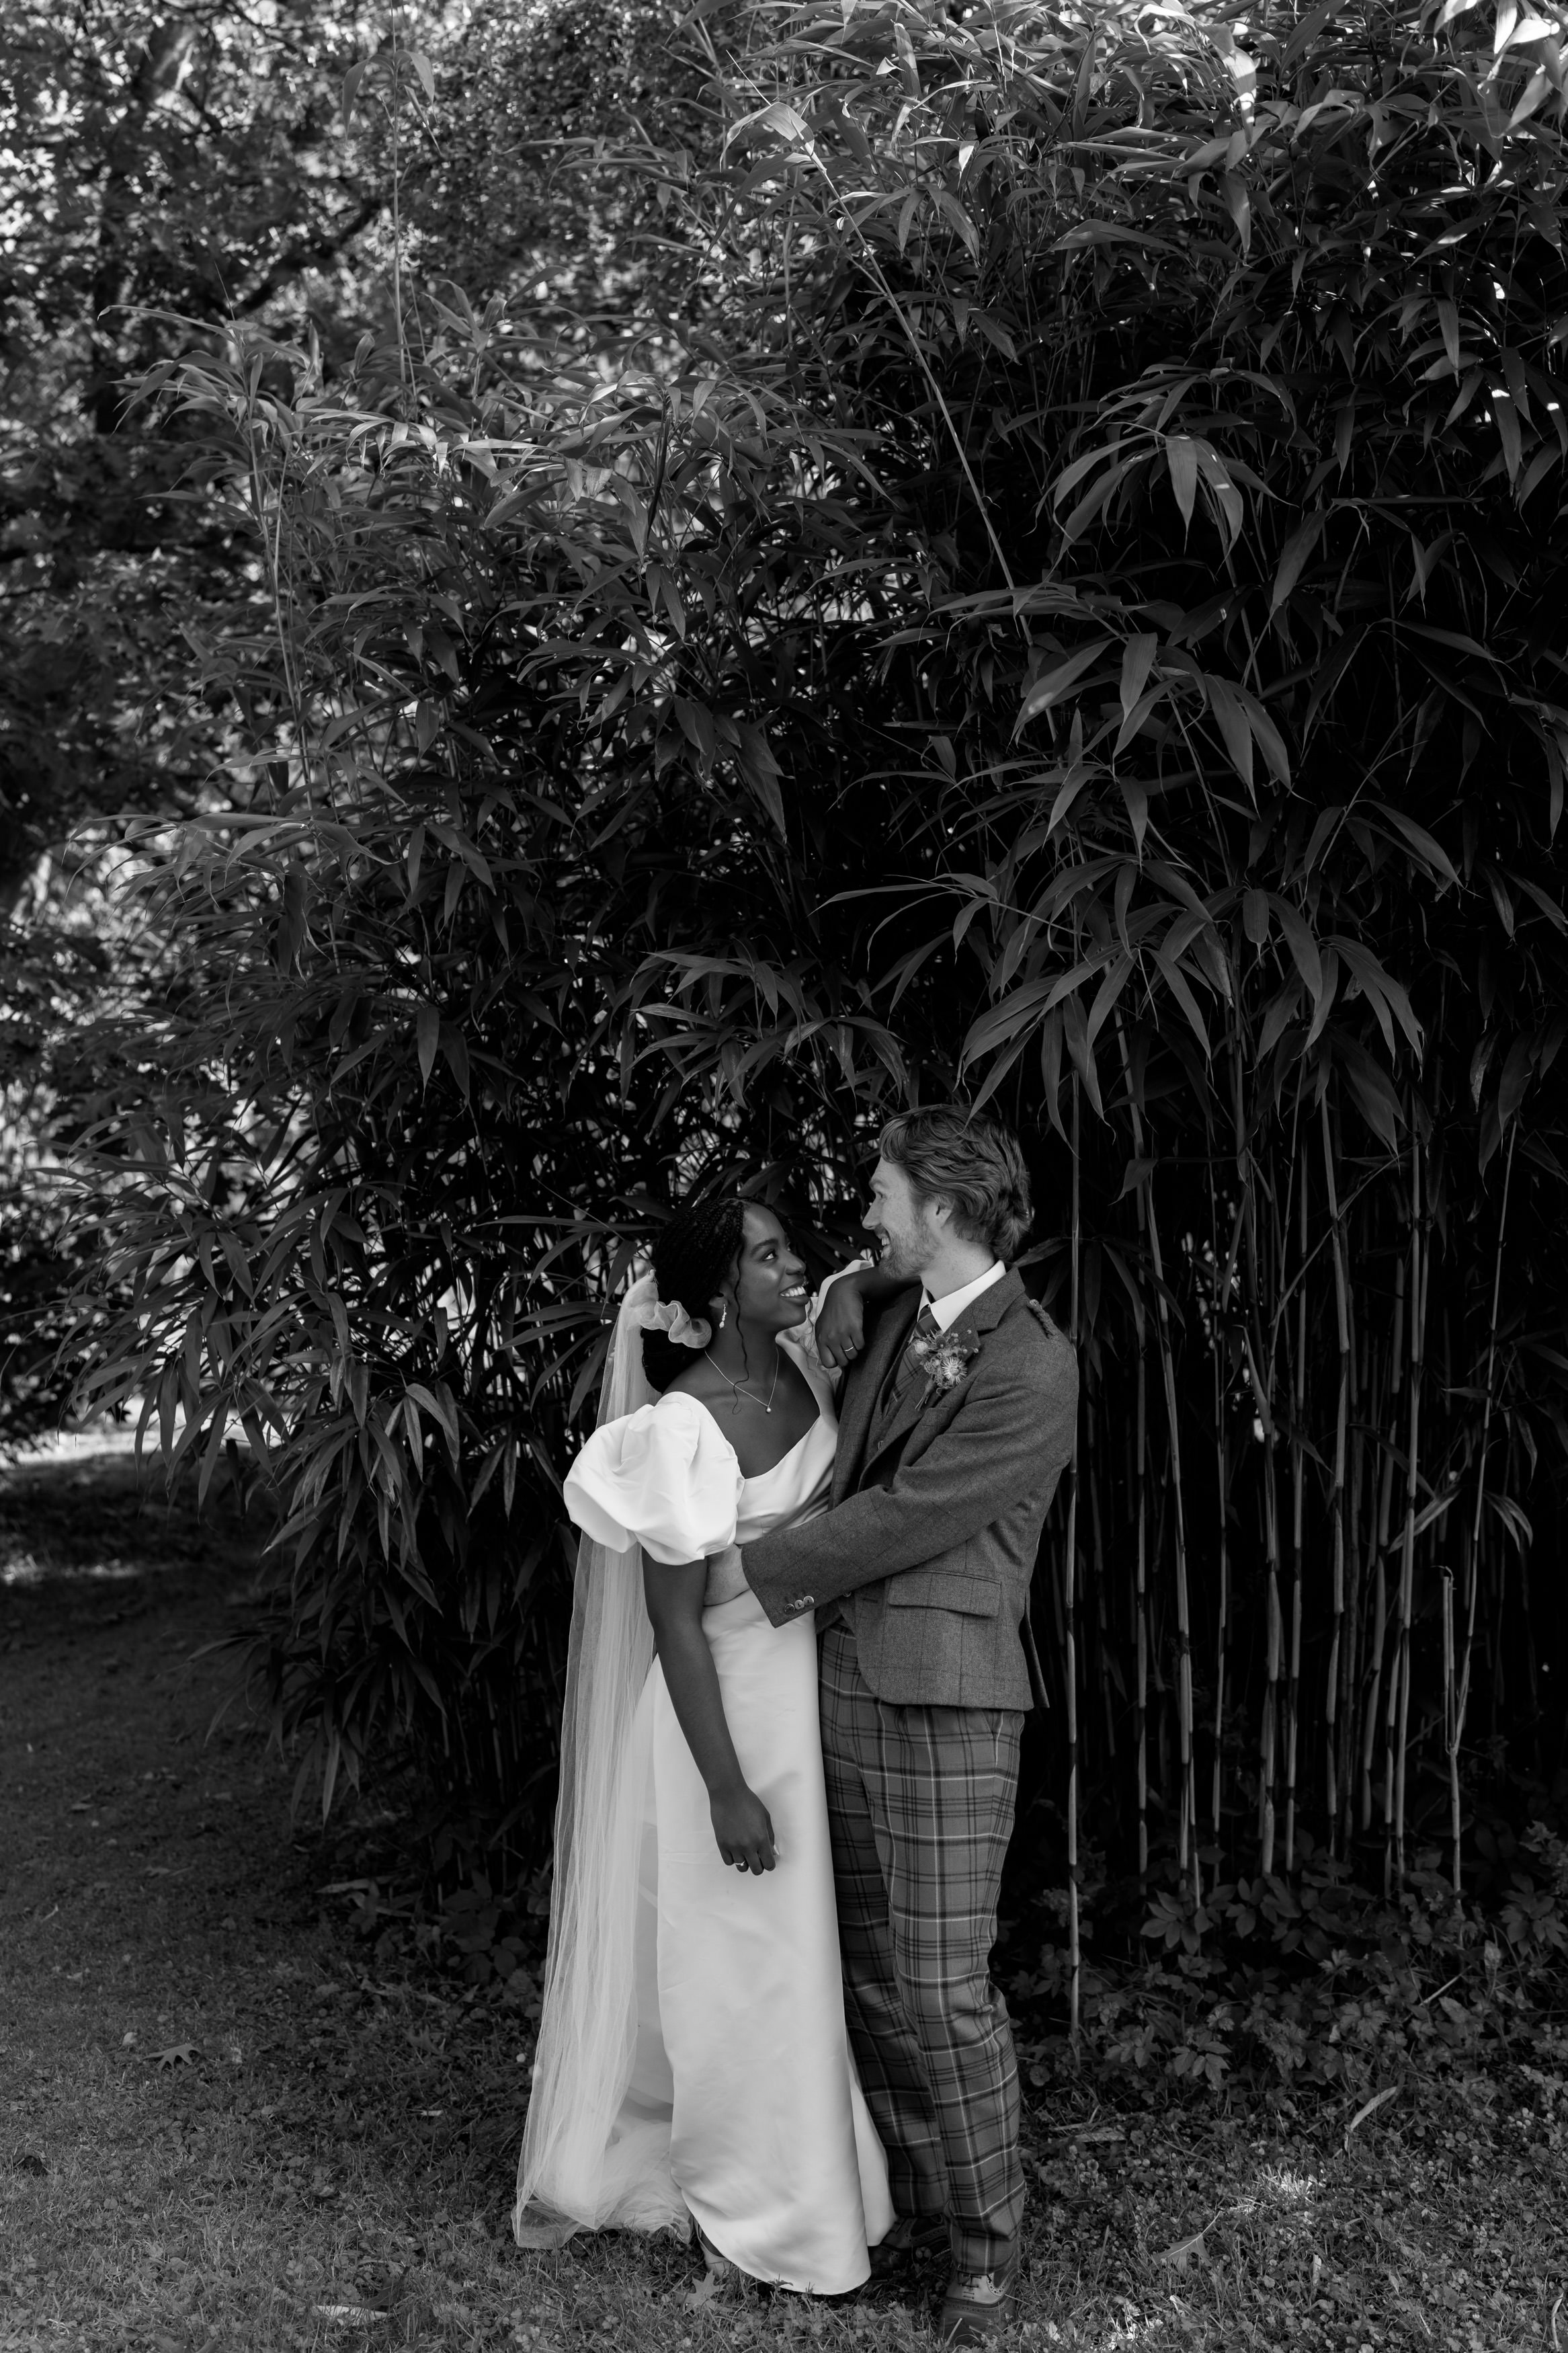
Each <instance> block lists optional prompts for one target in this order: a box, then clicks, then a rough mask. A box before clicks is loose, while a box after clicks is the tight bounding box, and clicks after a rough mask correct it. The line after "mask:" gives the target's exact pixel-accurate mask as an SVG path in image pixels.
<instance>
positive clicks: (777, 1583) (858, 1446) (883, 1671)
mask: <svg viewBox="0 0 1568 2353" xmlns="http://www.w3.org/2000/svg"><path fill="white" fill-rule="evenodd" d="M919 1311H920V1293H919V1291H918V1290H917V1289H915V1288H912V1287H911V1288H910V1290H907V1291H900V1292H898V1293H895V1294H894V1295H893V1297H892V1298H891V1299H889V1300H888V1301H886V1302H885V1303H884V1304H883V1305H882V1307H881V1308H880V1310H879V1312H878V1314H877V1315H876V1319H875V1322H874V1323H872V1324H871V1328H870V1331H869V1334H868V1338H867V1341H866V1345H865V1349H864V1352H863V1354H862V1355H861V1356H860V1357H859V1358H858V1360H857V1362H856V1363H855V1365H854V1366H853V1367H852V1368H851V1370H850V1371H849V1372H848V1373H847V1375H846V1377H845V1379H844V1383H843V1386H842V1388H841V1390H840V1394H839V1400H838V1416H839V1419H838V1453H837V1461H836V1463H835V1467H834V1475H833V1506H832V1509H831V1510H830V1511H828V1512H826V1513H824V1514H822V1515H821V1516H820V1517H818V1518H816V1519H815V1520H808V1521H806V1522H805V1524H804V1525H800V1526H798V1527H792V1528H780V1529H776V1530H775V1531H774V1532H773V1535H766V1536H763V1537H761V1538H759V1539H758V1540H757V1541H756V1542H755V1543H752V1544H749V1545H747V1546H746V1547H745V1574H746V1582H747V1583H748V1585H750V1587H751V1588H752V1592H753V1593H754V1594H755V1595H756V1597H757V1599H758V1600H759V1601H760V1602H761V1603H762V1605H763V1609H764V1610H765V1611H766V1612H767V1614H768V1617H769V1618H770V1619H771V1620H772V1621H773V1624H774V1625H775V1626H782V1625H784V1624H785V1623H786V1622H787V1621H788V1620H790V1619H792V1618H796V1617H800V1616H802V1615H804V1613H805V1611H806V1610H808V1609H820V1608H822V1607H823V1606H824V1605H825V1604H826V1603H827V1602H829V1601H841V1602H843V1604H844V1607H845V1610H846V1614H847V1616H848V1618H849V1620H850V1622H851V1624H852V1626H853V1628H854V1632H855V1644H856V1650H857V1652H858V1657H859V1662H860V1672H861V1673H862V1674H863V1675H864V1677H865V1679H866V1681H867V1683H868V1684H869V1685H870V1687H871V1689H872V1691H873V1692H875V1694H877V1697H878V1698H879V1699H883V1700H888V1701H890V1702H893V1703H895V1704H905V1705H907V1704H924V1705H927V1706H947V1707H1005V1708H1027V1707H1028V1706H1029V1704H1030V1702H1031V1698H1032V1694H1031V1691H1030V1686H1029V1673H1028V1667H1027V1664H1026V1660H1025V1656H1024V1649H1023V1642H1022V1639H1021V1634H1020V1628H1021V1626H1022V1623H1023V1618H1024V1610H1025V1606H1026V1601H1027V1599H1028V1592H1029V1581H1030V1578H1031V1577H1032V1576H1033V1574H1034V1567H1035V1555H1036V1552H1037V1548H1038V1545H1039V1538H1040V1528H1041V1525H1042V1523H1043V1522H1044V1519H1045V1516H1046V1513H1047V1510H1048V1509H1049V1506H1050V1501H1051V1498H1052V1496H1053V1495H1054V1494H1055V1493H1056V1489H1057V1482H1058V1479H1059V1478H1060V1477H1061V1474H1062V1472H1063V1471H1064V1470H1065V1469H1066V1467H1067V1465H1068V1462H1069V1461H1071V1459H1072V1454H1073V1449H1074V1445H1075V1442H1076V1438H1077V1430H1078V1365H1077V1361H1076V1359H1075V1357H1074V1354H1073V1350H1072V1348H1071V1346H1070V1345H1069V1344H1068V1341H1067V1340H1066V1339H1065V1338H1064V1336H1063V1335H1062V1334H1061V1333H1060V1332H1059V1331H1058V1329H1057V1326H1056V1325H1055V1324H1053V1323H1052V1322H1051V1319H1050V1317H1049V1316H1048V1315H1047V1314H1046V1312H1045V1310H1044V1309H1043V1308H1042V1307H1040V1306H1038V1305H1037V1304H1036V1303H1035V1301H1033V1300H1032V1299H1031V1298H1030V1297H1029V1295H1028V1293H1026V1290H1025V1289H1024V1286H1023V1283H1022V1282H1020V1281H1019V1279H1018V1276H1017V1275H1016V1273H1014V1272H1011V1271H1009V1272H1008V1273H1006V1274H1005V1275H1004V1276H1003V1277H1002V1280H1001V1281H1000V1282H994V1283H993V1284H992V1285H991V1287H990V1288H989V1290H986V1291H983V1292H982V1293H981V1294H980V1296H979V1298H978V1299H976V1300H974V1301H973V1303H971V1304H970V1305H969V1306H968V1307H967V1308H965V1310H964V1312H963V1314H962V1315H961V1316H960V1317H959V1318H958V1320H957V1322H956V1323H955V1324H953V1325H952V1327H951V1329H952V1336H954V1337H956V1338H958V1339H961V1340H963V1339H967V1340H968V1341H970V1342H971V1343H972V1344H973V1345H974V1353H973V1356H972V1357H971V1359H970V1361H969V1363H968V1364H967V1366H965V1368H964V1371H963V1377H962V1378H961V1379H960V1380H959V1381H958V1382H957V1383H956V1384H955V1386H953V1387H952V1388H941V1387H940V1386H939V1385H938V1384H936V1383H935V1382H933V1381H922V1379H921V1376H920V1375H919V1374H918V1373H917V1374H916V1375H915V1376H914V1377H913V1378H912V1379H911V1380H910V1382H909V1384H908V1386H907V1388H905V1389H904V1392H903V1394H902V1396H901V1397H900V1398H897V1399H895V1400H894V1401H893V1402H892V1403H891V1405H890V1407H885V1408H884V1409H882V1410H880V1411H879V1409H878V1400H879V1398H880V1397H881V1393H882V1387H883V1383H884V1381H885V1379H886V1377H887V1376H888V1374H889V1371H890V1370H891V1368H892V1366H894V1364H895V1363H896V1361H897V1359H898V1358H899V1356H900V1355H901V1353H902V1351H903V1346H904V1343H905V1341H906V1340H907V1339H908V1337H909V1335H910V1327H911V1326H912V1324H914V1322H915V1319H916V1316H917V1315H918V1314H919ZM869 1320H870V1319H869V1318H868V1321H869Z"/></svg>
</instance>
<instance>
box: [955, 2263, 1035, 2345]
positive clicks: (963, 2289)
mask: <svg viewBox="0 0 1568 2353" xmlns="http://www.w3.org/2000/svg"><path fill="white" fill-rule="evenodd" d="M1017 2315H1018V2266H1017V2263H1016V2259H1015V2260H1014V2261H1013V2262H1011V2263H1006V2264H1005V2265H1004V2266H1003V2267H1002V2268H1001V2269H1000V2270H997V2271H994V2272H954V2273H953V2274H952V2278H951V2279H950V2280H949V2282H948V2284H947V2294H946V2295H944V2296H943V2298H942V2314H941V2317H940V2318H939V2319H938V2321H937V2325H936V2336H937V2343H938V2344H939V2345H944V2346H945V2345H988V2344H990V2343H991V2342H992V2341H993V2340H994V2338H996V2337H1000V2336H1001V2334H1002V2332H1003V2330H1004V2329H1005V2328H1010V2327H1012V2325H1013V2323H1014V2321H1015V2320H1016V2318H1017Z"/></svg>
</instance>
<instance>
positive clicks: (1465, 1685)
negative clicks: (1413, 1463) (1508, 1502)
mask: <svg viewBox="0 0 1568 2353" xmlns="http://www.w3.org/2000/svg"><path fill="white" fill-rule="evenodd" d="M1518 1139H1519V1123H1518V1121H1517V1120H1516V1121H1515V1122H1514V1124H1513V1128H1512V1131H1511V1133H1510V1136H1509V1139H1508V1158H1507V1160H1506V1161H1505V1163H1504V1164H1503V1175H1502V1205H1501V1208H1500V1210H1499V1212H1498V1229H1497V1250H1496V1253H1495V1255H1494V1257H1493V1260H1492V1303H1491V1314H1490V1316H1489V1320H1488V1325H1487V1379H1486V1399H1485V1403H1484V1405H1483V1407H1482V1409H1481V1443H1480V1453H1479V1461H1478V1462H1477V1465H1476V1509H1475V1516H1474V1518H1473V1519H1472V1521H1471V1523H1470V1541H1469V1546H1468V1552H1467V1556H1466V1569H1467V1577H1466V1584H1467V1587H1468V1592H1467V1596H1466V1604H1465V1656H1464V1664H1463V1666H1462V1667H1461V1669H1460V1671H1459V1681H1458V1690H1457V1691H1456V1693H1455V1694H1454V1704H1453V1708H1452V1712H1451V1715H1450V1718H1449V1722H1448V1724H1447V1727H1446V1731H1447V1750H1448V1794H1449V1828H1450V1831H1451V1833H1452V1837H1453V1841H1454V1862H1453V1879H1454V1893H1455V1894H1456V1895H1457V1894H1458V1893H1459V1888H1460V1871H1459V1743H1460V1742H1461V1740H1462V1739H1463V1738H1464V1736H1465V1717H1466V1715H1467V1713H1468V1708H1469V1704H1470V1661H1471V1657H1472V1655H1473V1653H1474V1650H1475V1641H1476V1590H1477V1587H1478V1586H1479V1582H1480V1547H1481V1509H1482V1505H1483V1504H1484V1503H1485V1501H1486V1492H1487V1445H1488V1441H1489V1439H1490V1437H1491V1427H1492V1377H1493V1374H1494V1372H1495V1370H1496V1366H1497V1319H1498V1303H1499V1301H1500V1298H1501V1295H1502V1253H1503V1241H1504V1238H1505V1236H1506V1234H1507V1232H1508V1196H1509V1187H1510V1184H1511V1182H1512V1180H1513V1147H1514V1145H1515V1144H1516V1143H1517V1142H1518Z"/></svg>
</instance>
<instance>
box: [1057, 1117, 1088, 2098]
mask: <svg viewBox="0 0 1568 2353" xmlns="http://www.w3.org/2000/svg"><path fill="white" fill-rule="evenodd" d="M1081 1242H1082V1210H1081V1198H1080V1187H1079V1077H1078V1073H1077V1071H1074V1073H1073V1082H1072V1256H1071V1272H1070V1284H1071V1324H1072V1343H1073V1347H1074V1349H1075V1351H1077V1350H1079V1263H1080V1249H1081ZM1080 1353H1081V1352H1080ZM1068 1477H1069V1479H1070V1481H1071V1484H1070V1486H1069V1487H1068V1514H1067V1520H1068V1525H1067V1548H1066V1557H1065V1561H1064V1565H1063V1571H1062V1578H1063V1583H1064V1585H1065V1587H1066V1607H1065V1609H1064V1610H1063V1617H1064V1620H1065V1622H1066V1636H1067V1640H1066V1661H1065V1672H1066V1681H1067V1718H1068V2036H1069V2039H1070V2041H1071V2044H1072V2048H1073V2050H1074V2051H1075V2052H1076V2051H1077V2049H1078V2047H1079V2031H1080V2027H1081V2018H1082V1967H1083V1954H1082V1946H1081V1940H1080V1936H1079V1902H1078V1617H1077V1587H1078V1569H1077V1562H1078V1488H1079V1480H1078V1463H1077V1459H1076V1449H1075V1458H1074V1461H1073V1462H1072V1463H1071V1464H1070V1465H1069V1468H1068Z"/></svg>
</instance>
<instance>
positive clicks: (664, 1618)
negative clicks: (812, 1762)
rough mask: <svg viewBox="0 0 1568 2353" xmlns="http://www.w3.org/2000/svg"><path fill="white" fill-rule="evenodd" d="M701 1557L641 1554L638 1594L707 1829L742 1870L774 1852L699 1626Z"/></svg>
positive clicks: (764, 1864) (768, 1867)
mask: <svg viewBox="0 0 1568 2353" xmlns="http://www.w3.org/2000/svg"><path fill="white" fill-rule="evenodd" d="M707 1581H708V1564H707V1562H706V1561H702V1560H688V1561H681V1562H679V1563H678V1564H677V1565H676V1566H674V1567H666V1566H665V1565H664V1564H663V1563H662V1562H660V1561H656V1560H654V1559H652V1558H651V1557H650V1556H649V1555H648V1554H647V1553H646V1552H645V1553H644V1555H643V1597H644V1599H645V1600H646V1601H647V1614H648V1617H649V1618H650V1619H651V1620H652V1621H653V1632H654V1641H655V1642H656V1644H657V1646H658V1662H659V1665H660V1666H661V1667H662V1668H663V1669H664V1680H665V1686H666V1688H667V1689H668V1693H669V1699H670V1705H671V1706H672V1707H673V1708H674V1710H675V1715H676V1721H677V1722H678V1723H679V1726H680V1729H681V1730H682V1732H683V1733H684V1734H685V1735H686V1745H687V1746H688V1747H689V1749H690V1751H691V1755H692V1758H693V1760H694V1762H695V1764H696V1767H697V1769H698V1771H699V1772H700V1774H701V1776H702V1778H703V1780H704V1781H705V1782H706V1783H707V1785H708V1806H709V1811H710V1814H711V1816H712V1820H713V1835H714V1837H715V1838H716V1839H717V1840H718V1841H719V1852H720V1853H721V1855H722V1856H723V1858H724V1861H725V1862H730V1863H734V1864H735V1865H736V1866H737V1868H738V1869H740V1870H742V1871H772V1869H773V1864H774V1862H775V1861H776V1860H777V1857H776V1855H775V1852H774V1849H773V1823H772V1821H771V1820H770V1819H769V1816H768V1810H767V1808H766V1807H765V1806H764V1805H763V1801H762V1799H760V1798H759V1797H758V1796H757V1794H756V1792H755V1790H754V1789H751V1788H748V1787H747V1786H746V1779H745V1776H744V1774H743V1773H742V1770H741V1762H740V1759H739V1757H737V1756H736V1754H735V1744H734V1742H733V1741H732V1740H731V1737H730V1726H729V1725H728V1724H727V1723H726V1721H725V1718H724V1702H723V1699H722V1696H721V1693H720V1690H719V1673H718V1670H717V1668H716V1667H715V1666H714V1664H713V1653H712V1651H710V1649H709V1647H708V1638H707V1636H706V1635H705V1634H704V1633H703V1631H702V1606H703V1588H704V1587H705V1586H706V1584H707Z"/></svg>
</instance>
